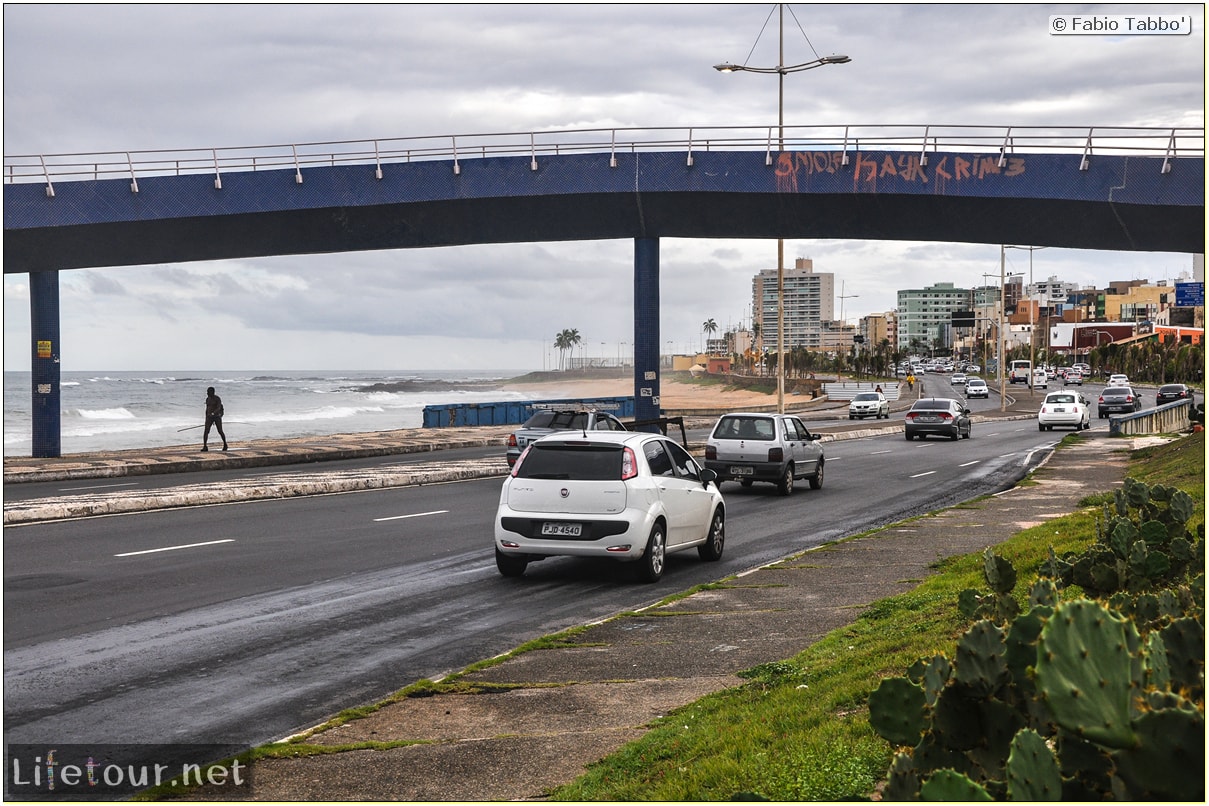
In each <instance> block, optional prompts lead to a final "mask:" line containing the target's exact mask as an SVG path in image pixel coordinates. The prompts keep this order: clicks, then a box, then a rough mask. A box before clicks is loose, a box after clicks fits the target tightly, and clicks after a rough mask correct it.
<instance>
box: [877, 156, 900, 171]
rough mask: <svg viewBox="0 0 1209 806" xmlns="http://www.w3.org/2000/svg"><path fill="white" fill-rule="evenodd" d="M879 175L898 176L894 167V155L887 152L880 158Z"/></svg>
mask: <svg viewBox="0 0 1209 806" xmlns="http://www.w3.org/2000/svg"><path fill="white" fill-rule="evenodd" d="M878 175H879V176H898V171H897V170H896V169H895V167H894V157H892V156H890V155H889V154H887V155H886V158H885V159H883V160H882V172H881V173H880V174H878Z"/></svg>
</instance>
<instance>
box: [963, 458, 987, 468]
mask: <svg viewBox="0 0 1209 806" xmlns="http://www.w3.org/2000/svg"><path fill="white" fill-rule="evenodd" d="M981 461H982V460H981V459H975V460H974V461H972V462H966V463H965V464H964V465H958V467H969V466H970V465H976V464H978V463H979V462H981Z"/></svg>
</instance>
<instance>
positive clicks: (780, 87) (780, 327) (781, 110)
mask: <svg viewBox="0 0 1209 806" xmlns="http://www.w3.org/2000/svg"><path fill="white" fill-rule="evenodd" d="M777 13H778V23H779V36H780V40H779V53H778V57H777V66H776V67H752V66H751V65H746V64H731V63H729V62H727V63H724V64H715V65H714V69H715V70H717V71H718V72H720V73H738V72H744V73H776V74H777V150H778V151H780V152H783V151H785V75H786V74H787V73H800V72H802V71H803V70H813V69H814V68H816V67H822V66H823V65H827V64H847V63H848V62H850V61H852V59H850V58H848V57H847V56H835V55H833V56H821V57H819V58H817V59H814V60H813V61H809V62H802V63H801V64H793V65H786V64H785V4H784V3H778V4H777ZM807 42H809V40H807ZM811 49H812V50H813V46H812V48H811ZM777 412H778V413H780V414H784V413H785V239H784V238H777Z"/></svg>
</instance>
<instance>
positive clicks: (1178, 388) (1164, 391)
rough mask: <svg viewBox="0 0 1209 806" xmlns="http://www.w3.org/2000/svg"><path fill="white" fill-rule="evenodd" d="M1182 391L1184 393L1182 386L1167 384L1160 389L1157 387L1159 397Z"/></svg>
mask: <svg viewBox="0 0 1209 806" xmlns="http://www.w3.org/2000/svg"><path fill="white" fill-rule="evenodd" d="M1182 391H1184V387H1183V386H1172V385H1170V384H1168V385H1167V386H1160V387H1159V394H1160V395H1169V394H1171V393H1173V392H1182Z"/></svg>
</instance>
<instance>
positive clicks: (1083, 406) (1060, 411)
mask: <svg viewBox="0 0 1209 806" xmlns="http://www.w3.org/2000/svg"><path fill="white" fill-rule="evenodd" d="M1054 426H1061V427H1063V428H1066V427H1069V428H1073V429H1075V430H1076V431H1082V430H1084V429H1086V428H1091V404H1090V402H1089V401H1088V400H1087V398H1085V397H1084V396H1083V393H1082V392H1050V393H1049V394H1048V395H1046V396H1045V400H1044V402H1042V404H1041V409H1040V410H1039V411H1038V412H1037V430H1038V431H1052V430H1054Z"/></svg>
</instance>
